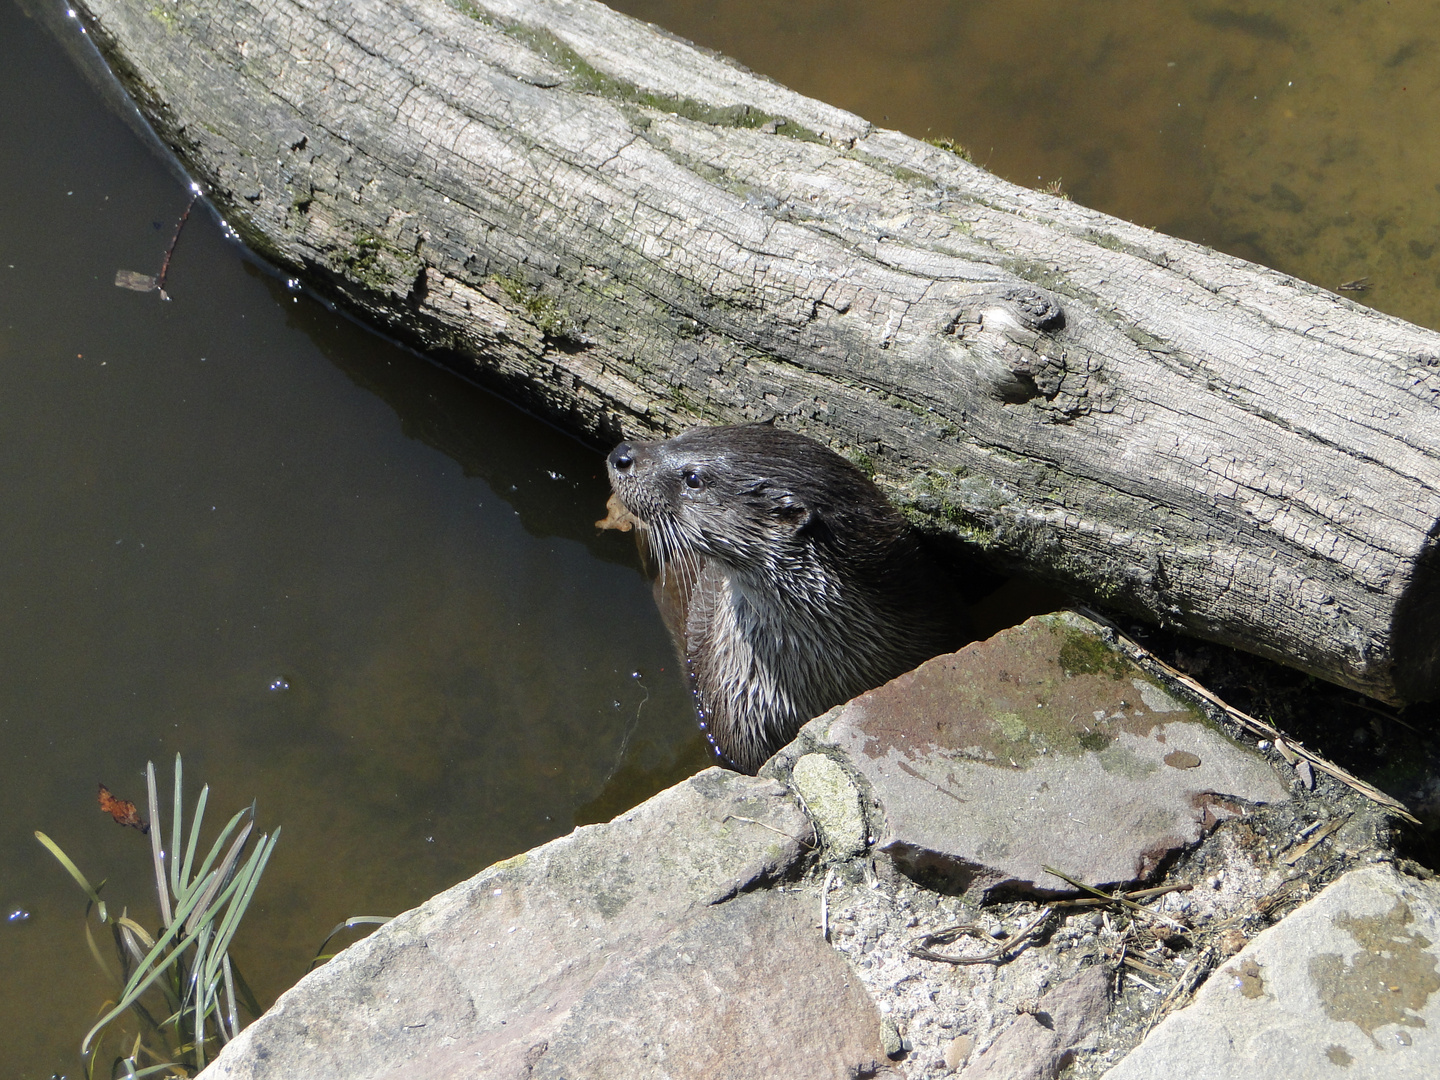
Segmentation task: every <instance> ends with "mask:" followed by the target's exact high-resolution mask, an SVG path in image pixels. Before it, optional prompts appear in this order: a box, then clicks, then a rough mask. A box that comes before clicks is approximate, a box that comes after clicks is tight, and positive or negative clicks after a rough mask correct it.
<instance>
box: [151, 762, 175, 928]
mask: <svg viewBox="0 0 1440 1080" xmlns="http://www.w3.org/2000/svg"><path fill="white" fill-rule="evenodd" d="M145 788H146V790H147V791H148V792H149V794H150V857H151V858H152V859H153V860H154V862H155V895H156V897H157V898H158V899H159V901H160V922H161V924H162V925H164V926H166V927H168V926H169V925H170V890H169V889H168V888H167V887H166V885H165V853H164V852H163V851H161V850H160V833H161V830H162V829H163V826H162V825H161V824H160V796H159V795H158V794H157V793H156V791H155V763H154V762H153V761H147V762H146V763H145Z"/></svg>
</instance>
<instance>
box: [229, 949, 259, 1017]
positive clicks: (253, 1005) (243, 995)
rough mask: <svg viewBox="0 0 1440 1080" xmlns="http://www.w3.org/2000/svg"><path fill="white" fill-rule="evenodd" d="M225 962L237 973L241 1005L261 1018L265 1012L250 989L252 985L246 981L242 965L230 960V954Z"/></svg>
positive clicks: (236, 988) (236, 990)
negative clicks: (241, 968)
mask: <svg viewBox="0 0 1440 1080" xmlns="http://www.w3.org/2000/svg"><path fill="white" fill-rule="evenodd" d="M225 962H226V963H227V964H229V965H230V967H231V968H232V969H233V970H234V973H235V992H236V994H237V995H238V996H239V998H240V1004H241V1005H244V1006H245V1008H247V1009H249V1010H250V1015H251V1016H259V1015H260V1014H261V1013H263V1012H264V1011H265V1010H264V1009H262V1008H260V1002H259V1000H258V999H257V998H256V997H255V991H254V990H251V989H250V984H249V983H248V982H246V981H245V973H244V972H243V971H241V970H240V965H239V964H237V963H235V961H234V960H231V959H230V954H229V953H228V952H227V953H226V954H225Z"/></svg>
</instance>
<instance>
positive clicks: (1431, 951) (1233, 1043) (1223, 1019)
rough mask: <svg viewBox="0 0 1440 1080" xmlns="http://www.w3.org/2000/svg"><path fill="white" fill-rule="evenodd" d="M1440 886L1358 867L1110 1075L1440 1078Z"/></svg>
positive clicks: (1237, 959)
mask: <svg viewBox="0 0 1440 1080" xmlns="http://www.w3.org/2000/svg"><path fill="white" fill-rule="evenodd" d="M1437 942H1440V886H1437V885H1436V884H1435V883H1433V882H1429V883H1427V882H1422V881H1418V880H1416V879H1414V878H1409V877H1406V876H1404V875H1402V874H1400V873H1398V872H1397V871H1395V870H1394V869H1393V868H1391V867H1389V866H1374V867H1367V868H1365V869H1363V870H1354V871H1351V872H1350V873H1348V874H1346V875H1345V876H1344V877H1342V878H1340V879H1339V880H1338V881H1336V882H1334V883H1332V884H1331V885H1330V886H1329V887H1328V888H1327V889H1325V891H1324V892H1322V893H1321V894H1320V895H1319V896H1317V897H1316V898H1315V899H1314V900H1311V901H1310V902H1309V903H1307V904H1305V905H1304V906H1303V907H1300V908H1297V909H1296V910H1295V911H1293V912H1291V913H1290V915H1289V916H1287V917H1286V918H1285V919H1283V920H1281V921H1280V922H1279V923H1277V924H1276V925H1275V926H1272V927H1271V928H1270V929H1268V930H1266V931H1265V932H1264V933H1262V934H1260V935H1259V936H1258V937H1257V938H1255V940H1254V941H1252V942H1250V944H1249V945H1247V946H1246V947H1245V948H1244V949H1242V950H1241V951H1240V952H1239V953H1237V954H1236V955H1235V956H1234V957H1232V958H1231V959H1230V961H1229V962H1228V963H1226V964H1225V965H1224V966H1223V967H1222V968H1220V970H1218V971H1216V972H1215V973H1214V974H1213V975H1211V976H1210V979H1209V981H1208V982H1206V984H1205V985H1204V986H1203V987H1202V988H1201V990H1200V992H1199V993H1198V994H1197V995H1196V996H1195V1001H1194V1002H1193V1003H1192V1004H1191V1005H1190V1006H1189V1007H1188V1008H1186V1009H1183V1010H1181V1011H1180V1012H1177V1013H1175V1014H1173V1015H1171V1016H1169V1017H1167V1018H1166V1019H1165V1020H1164V1021H1163V1022H1162V1023H1161V1024H1160V1025H1159V1026H1158V1027H1157V1028H1156V1029H1155V1030H1154V1031H1153V1032H1151V1034H1150V1036H1149V1038H1147V1039H1146V1040H1145V1041H1144V1042H1143V1043H1141V1044H1140V1046H1138V1047H1137V1048H1136V1049H1134V1050H1133V1051H1131V1052H1130V1054H1129V1055H1128V1056H1127V1057H1126V1058H1125V1059H1124V1060H1122V1061H1121V1062H1120V1063H1119V1064H1118V1065H1116V1066H1115V1067H1114V1068H1113V1069H1111V1070H1110V1071H1109V1072H1108V1073H1106V1074H1105V1080H1150V1078H1152V1077H1157V1076H1163V1077H1166V1078H1167V1080H1256V1078H1257V1077H1263V1078H1264V1080H1324V1078H1327V1077H1334V1078H1335V1080H1340V1078H1342V1077H1343V1078H1345V1080H1434V1078H1435V1077H1437V1076H1440V945H1437V944H1436V943H1437Z"/></svg>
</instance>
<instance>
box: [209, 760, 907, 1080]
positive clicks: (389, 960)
mask: <svg viewBox="0 0 1440 1080" xmlns="http://www.w3.org/2000/svg"><path fill="white" fill-rule="evenodd" d="M814 843H815V833H814V829H813V827H812V825H811V823H810V821H809V819H808V818H807V817H806V815H805V814H804V812H803V811H802V810H801V808H800V807H799V805H798V803H797V802H796V800H795V798H794V797H793V796H792V795H790V794H789V793H788V792H786V791H785V790H784V789H783V788H782V787H781V786H780V785H779V784H777V783H775V782H774V781H770V780H762V779H757V778H753V777H743V776H737V775H735V774H733V773H729V772H725V771H723V770H720V769H709V770H706V771H705V772H702V773H700V774H699V775H697V776H695V777H692V778H691V779H690V780H688V781H686V782H685V783H683V784H680V785H677V786H676V787H674V788H671V789H669V790H668V791H665V792H662V793H661V794H660V795H657V796H656V797H655V798H653V799H651V800H650V801H648V802H646V803H644V804H642V805H641V806H639V807H637V808H636V809H634V810H632V811H630V812H629V813H627V814H624V815H622V816H621V817H619V818H616V819H615V820H614V821H612V822H610V823H609V824H606V825H593V826H588V827H586V828H582V829H577V830H576V831H575V832H573V833H572V834H570V835H569V836H566V837H562V838H561V839H559V840H555V841H552V842H551V843H549V844H546V845H544V846H542V847H539V848H536V849H535V850H533V851H531V852H529V853H528V854H526V855H521V856H517V857H516V858H514V859H510V860H508V861H507V862H504V863H499V864H496V865H495V866H492V867H490V868H489V869H488V870H485V871H484V872H482V873H481V874H479V875H477V876H476V877H474V878H471V879H470V880H469V881H466V882H464V883H462V884H460V885H457V886H455V887H454V888H452V889H449V890H447V891H446V892H443V893H441V894H440V895H438V896H436V897H434V898H433V899H431V900H429V901H427V902H426V903H425V904H422V905H421V906H420V907H418V908H416V909H414V910H413V911H410V912H407V913H406V914H404V915H401V916H399V917H398V918H396V919H394V920H393V921H391V922H390V923H388V924H386V925H385V926H383V927H381V928H380V929H379V930H377V931H376V932H375V933H374V934H372V935H370V936H369V937H368V938H366V939H365V940H363V941H361V942H359V943H357V944H355V945H353V946H351V947H350V948H348V949H346V950H345V951H344V952H343V953H341V954H340V955H339V956H337V957H336V958H335V959H334V960H332V961H331V962H330V963H329V964H326V965H325V966H324V967H322V968H319V969H317V970H316V971H314V972H312V973H311V974H309V975H307V976H306V977H305V978H304V979H302V980H301V981H300V982H299V983H298V984H297V985H296V986H295V987H294V988H293V989H291V990H290V991H288V992H287V993H285V994H284V995H283V996H282V997H281V998H280V1000H279V1001H278V1002H276V1004H275V1006H274V1008H272V1009H270V1010H269V1011H268V1012H267V1013H266V1014H265V1015H264V1016H263V1017H261V1018H260V1019H259V1020H257V1021H256V1022H255V1023H254V1024H252V1025H251V1026H250V1027H248V1028H246V1029H245V1030H244V1031H243V1032H241V1034H240V1036H239V1038H237V1039H236V1040H235V1041H234V1042H233V1043H231V1044H230V1045H229V1046H227V1047H226V1048H225V1050H224V1051H223V1052H222V1053H221V1054H220V1056H219V1057H218V1058H217V1060H216V1062H215V1063H214V1064H213V1065H212V1066H211V1067H210V1068H209V1069H208V1070H206V1072H205V1074H204V1075H205V1076H206V1077H207V1078H208V1080H220V1078H225V1080H241V1078H243V1080H271V1078H273V1080H280V1078H284V1080H293V1078H295V1077H305V1078H306V1080H340V1078H344V1080H370V1078H379V1077H397V1078H398V1077H402V1076H403V1077H424V1078H426V1080H443V1078H450V1077H454V1078H460V1077H465V1078H467V1080H471V1078H476V1077H487V1078H488V1077H495V1078H512V1077H513V1078H516V1080H519V1078H536V1080H539V1078H544V1077H549V1078H556V1080H558V1078H560V1077H571V1078H574V1077H581V1076H594V1077H599V1076H624V1077H627V1078H636V1080H644V1078H649V1077H655V1078H659V1077H673V1078H696V1080H700V1078H710V1077H715V1078H719V1077H729V1076H786V1077H802V1078H803V1077H815V1078H817V1080H818V1078H821V1077H833V1076H850V1075H886V1062H885V1058H884V1054H883V1051H882V1048H881V1044H880V1033H881V1020H880V1016H879V1014H878V1012H877V1011H876V1009H875V1006H874V1005H873V1004H872V1003H871V1001H870V999H869V998H868V997H867V995H866V994H865V991H864V990H863V988H862V987H861V985H860V984H859V981H858V980H857V979H856V978H855V977H854V975H853V974H852V972H851V970H850V968H849V965H848V964H847V963H846V962H845V960H844V959H843V958H842V957H841V956H840V955H839V954H837V953H836V952H835V950H833V949H832V948H831V947H830V946H829V945H827V944H826V943H825V942H824V940H823V938H822V937H821V935H820V931H819V929H818V927H817V926H816V925H815V924H816V923H817V921H818V914H819V913H818V911H816V910H814V905H813V904H807V903H806V902H805V901H804V900H803V899H802V894H800V893H796V892H789V891H780V890H775V889H770V890H767V889H765V886H767V885H773V884H775V883H776V882H777V881H779V880H781V879H783V878H784V877H785V876H786V875H788V874H790V873H791V872H792V871H793V870H794V869H795V868H796V867H797V865H798V864H799V862H800V861H801V860H802V859H803V858H804V857H805V855H806V853H807V851H809V850H810V849H812V848H813V846H814ZM752 890H758V891H752Z"/></svg>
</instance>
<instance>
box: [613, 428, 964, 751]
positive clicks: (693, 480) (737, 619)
mask: <svg viewBox="0 0 1440 1080" xmlns="http://www.w3.org/2000/svg"><path fill="white" fill-rule="evenodd" d="M609 467H610V481H611V485H612V486H613V488H614V490H615V494H616V496H617V497H618V498H619V499H620V501H621V503H622V504H623V505H624V506H625V508H626V509H627V510H629V511H630V513H631V514H633V515H634V516H635V518H636V519H638V521H639V523H640V528H639V536H640V538H641V541H642V545H643V547H645V548H646V549H648V555H649V556H650V559H651V560H652V561H653V563H654V564H655V566H656V571H657V575H658V576H657V582H656V584H657V598H658V599H659V601H660V605H661V610H662V612H664V613H665V614H666V621H667V623H668V624H669V626H670V629H671V633H672V634H673V635H674V637H675V639H676V644H677V646H678V648H679V650H680V652H681V654H682V655H683V657H684V660H685V663H686V668H687V670H688V672H689V675H690V679H691V686H692V689H693V691H694V694H695V700H696V707H697V710H698V712H699V714H700V720H701V723H702V725H703V726H704V727H705V728H706V731H707V733H708V735H709V736H710V738H711V741H712V742H713V743H714V744H715V746H716V748H717V750H718V751H719V752H720V753H721V754H722V755H723V756H724V757H725V758H727V759H728V760H729V761H730V762H731V763H732V764H734V765H735V766H736V767H737V768H740V769H743V770H745V771H747V772H754V771H755V770H756V769H758V768H759V767H760V766H761V765H762V764H764V762H765V760H766V759H767V758H769V757H770V755H771V754H773V753H774V752H775V751H776V750H778V749H779V748H780V747H781V746H783V745H784V744H785V743H787V742H788V741H790V739H792V738H793V737H794V735H795V732H796V731H797V730H799V728H800V725H801V724H803V723H804V722H805V721H807V720H809V719H811V718H812V717H814V716H818V715H819V714H820V713H822V712H824V711H825V710H826V709H829V708H831V707H832V706H834V705H838V704H840V703H841V702H844V701H847V700H849V699H850V698H852V697H854V696H855V695H856V694H858V693H860V692H862V691H864V690H868V689H870V688H872V687H875V686H878V685H880V684H881V683H883V682H885V681H887V680H888V679H892V678H894V677H895V676H896V675H899V674H901V673H903V672H905V671H908V670H910V668H912V667H914V666H915V665H916V664H919V663H921V662H922V661H924V660H927V659H929V658H930V657H932V656H935V655H937V654H938V653H941V652H946V651H949V650H950V649H953V648H957V647H959V645H960V644H963V643H964V641H966V640H967V634H966V630H967V624H966V619H965V616H964V613H963V607H962V606H961V605H960V604H959V602H958V599H957V598H956V597H955V595H954V591H953V590H952V589H950V588H949V587H947V586H946V584H945V582H946V580H947V579H946V576H945V574H944V572H943V571H942V570H941V569H940V567H939V566H937V565H936V564H935V563H934V561H933V560H932V559H931V558H930V556H929V555H928V554H927V553H926V552H925V550H924V549H923V548H922V546H921V544H920V541H919V538H918V537H917V536H916V535H915V533H914V531H913V530H912V529H911V528H910V527H909V525H908V524H907V523H906V522H905V520H904V519H903V518H902V517H901V516H900V515H899V514H898V513H897V512H896V511H895V509H894V508H893V507H891V506H890V504H889V503H888V502H887V501H886V500H885V497H884V496H883V495H882V494H881V493H880V491H879V489H878V488H876V487H875V485H874V484H873V483H871V481H870V480H869V478H868V477H866V476H865V475H864V474H863V473H862V472H860V470H859V469H857V468H856V467H855V466H854V465H852V464H850V462H848V461H846V460H845V459H844V458H842V457H840V456H839V455H838V454H835V453H833V452H831V451H830V450H827V449H826V448H825V447H823V446H821V445H820V444H819V443H817V442H815V441H813V440H811V439H808V438H806V437H805V436H803V435H797V434H795V433H794V432H789V431H784V430H781V429H778V428H774V427H770V426H768V425H763V424H754V425H745V426H737V427H715V428H696V429H694V430H692V431H687V432H685V433H683V434H681V435H678V436H676V437H675V438H673V439H670V440H668V441H665V442H651V443H626V444H621V445H620V446H619V447H617V448H616V449H615V450H614V451H613V452H612V453H611V455H610V459H609ZM667 609H668V610H667Z"/></svg>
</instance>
